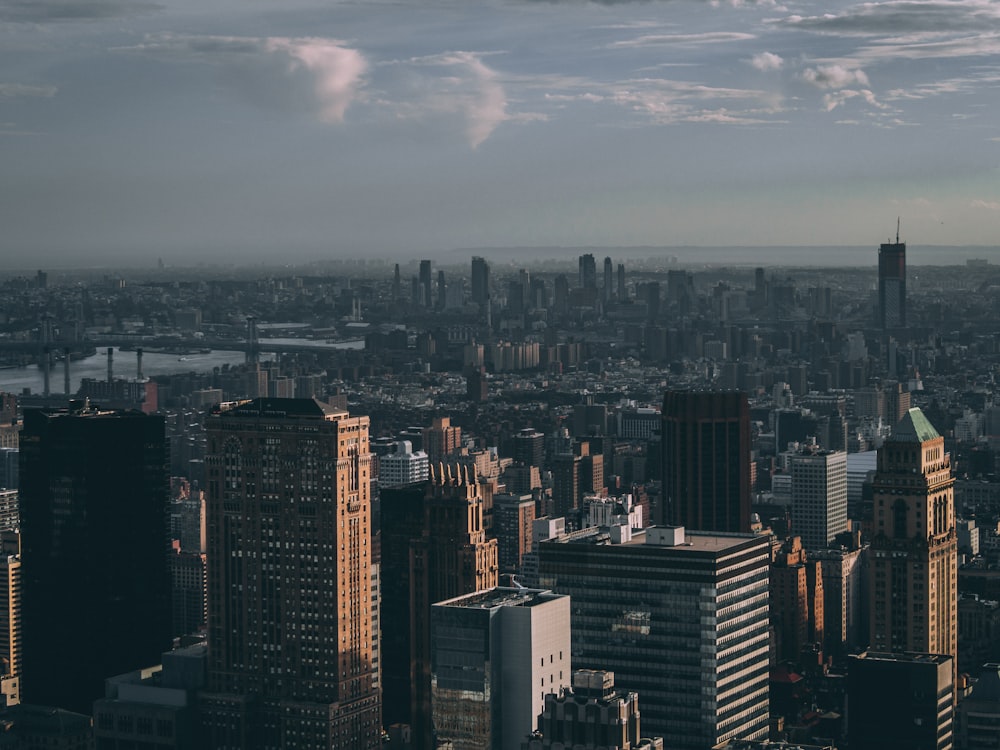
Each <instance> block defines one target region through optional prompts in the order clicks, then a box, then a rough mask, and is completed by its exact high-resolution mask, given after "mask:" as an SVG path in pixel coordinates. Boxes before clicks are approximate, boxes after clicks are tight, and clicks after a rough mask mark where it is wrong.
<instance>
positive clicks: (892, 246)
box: [878, 232, 906, 328]
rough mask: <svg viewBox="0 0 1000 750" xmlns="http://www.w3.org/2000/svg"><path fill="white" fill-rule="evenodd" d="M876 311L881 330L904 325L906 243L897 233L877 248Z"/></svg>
mask: <svg viewBox="0 0 1000 750" xmlns="http://www.w3.org/2000/svg"><path fill="white" fill-rule="evenodd" d="M878 309H879V322H880V323H881V324H882V328H902V327H904V326H905V325H906V243H905V242H900V241H899V234H898V232H897V234H896V241H895V242H883V243H882V244H881V245H879V248H878Z"/></svg>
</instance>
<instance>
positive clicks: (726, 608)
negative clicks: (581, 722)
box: [538, 526, 771, 750]
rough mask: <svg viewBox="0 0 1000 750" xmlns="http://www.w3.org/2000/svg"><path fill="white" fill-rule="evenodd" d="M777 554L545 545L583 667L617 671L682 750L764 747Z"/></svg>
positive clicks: (658, 729)
mask: <svg viewBox="0 0 1000 750" xmlns="http://www.w3.org/2000/svg"><path fill="white" fill-rule="evenodd" d="M770 558H771V555H770V544H769V542H768V540H767V539H766V538H765V537H761V536H757V537H755V536H751V535H749V534H711V533H702V532H691V533H687V532H686V531H685V530H684V529H683V528H679V527H652V528H648V529H645V530H642V531H632V532H630V530H629V528H628V526H624V527H612V528H611V530H610V531H609V530H608V529H596V528H592V529H586V530H583V531H578V532H575V533H571V534H565V535H562V536H558V537H556V538H553V539H549V540H547V541H543V542H542V543H541V544H539V545H538V580H539V585H540V586H541V587H543V588H551V589H552V590H553V591H555V592H556V593H558V594H567V595H568V596H569V597H570V601H571V602H572V618H571V620H572V622H571V624H572V631H573V632H572V637H573V666H574V667H575V668H581V669H606V670H610V671H613V672H614V675H615V681H616V683H617V684H618V686H619V687H620V688H621V689H622V690H628V691H635V692H637V693H638V694H639V697H640V699H641V701H642V723H643V727H644V729H645V731H647V732H649V733H650V734H652V735H662V736H663V739H664V747H669V748H672V750H686V749H687V748H690V749H691V750H704V748H709V747H715V746H716V745H718V744H720V743H722V742H725V741H726V740H728V739H730V738H733V737H738V738H741V739H763V738H765V737H767V727H768V706H769V701H768V564H769V562H770Z"/></svg>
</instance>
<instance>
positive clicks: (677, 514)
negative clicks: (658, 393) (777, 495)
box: [653, 391, 750, 532]
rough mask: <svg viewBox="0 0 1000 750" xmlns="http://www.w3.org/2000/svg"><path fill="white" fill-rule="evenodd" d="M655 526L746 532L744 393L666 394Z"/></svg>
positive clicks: (747, 494) (747, 481)
mask: <svg viewBox="0 0 1000 750" xmlns="http://www.w3.org/2000/svg"><path fill="white" fill-rule="evenodd" d="M662 415H663V427H662V451H663V466H662V470H663V501H662V507H661V508H660V513H659V514H658V515H657V516H654V519H653V520H654V521H656V522H657V523H668V524H671V525H673V526H684V527H685V528H688V529H692V530H695V529H697V530H699V531H723V532H746V531H749V530H750V408H749V405H748V402H747V397H746V394H745V393H737V392H719V393H703V392H696V391H668V392H667V393H666V395H665V396H664V399H663V412H662Z"/></svg>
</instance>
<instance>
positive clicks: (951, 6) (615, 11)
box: [0, 0, 1000, 267]
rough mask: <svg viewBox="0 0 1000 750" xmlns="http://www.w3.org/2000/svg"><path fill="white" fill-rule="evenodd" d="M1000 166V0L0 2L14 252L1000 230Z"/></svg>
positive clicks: (7, 239) (281, 255)
mask: <svg viewBox="0 0 1000 750" xmlns="http://www.w3.org/2000/svg"><path fill="white" fill-rule="evenodd" d="M998 167H1000V0H954V1H948V2H944V1H941V0H926V1H920V2H916V1H914V0H886V1H884V2H863V3H856V2H848V1H846V0H827V1H825V2H818V1H817V2H811V1H809V0H789V1H788V2H782V0H759V1H758V2H752V1H751V0H727V1H723V0H717V1H716V0H605V1H604V2H588V1H586V0H481V1H474V0H406V1H399V2H395V1H392V0H343V1H338V0H326V2H311V1H310V0H281V2H276V1H274V0H238V1H236V0H163V1H162V2H157V1H155V0H0V265H6V266H10V265H19V266H22V265H24V266H28V267H34V266H35V265H39V266H40V265H42V264H46V263H47V264H53V263H58V264H62V265H88V264H91V263H99V262H104V261H108V260H110V261H117V262H135V263H145V262H155V260H156V259H157V258H163V260H164V261H165V262H166V263H168V264H170V263H178V264H179V263H183V262H190V261H192V260H198V261H218V262H223V263H233V264H240V263H258V262H261V261H263V260H274V259H279V260H280V259H287V260H288V261H289V262H293V261H299V260H309V259H320V258H337V259H340V258H348V259H351V258H365V257H398V258H405V257H411V258H412V257H418V256H420V257H433V258H438V257H442V258H443V257H447V256H448V253H449V252H451V251H453V250H454V249H455V248H475V247H518V246H567V247H576V246H606V247H615V246H640V245H650V246H666V247H671V246H690V245H695V246H771V245H804V246H826V247H828V246H841V245H843V246H871V247H872V248H873V249H874V248H875V247H876V246H877V244H878V243H880V242H885V241H886V240H887V239H888V238H889V237H890V236H894V235H895V231H896V220H897V217H899V219H900V222H901V226H902V232H901V236H902V238H903V239H904V240H905V241H907V242H909V243H910V244H911V245H914V244H916V245H986V246H991V247H995V246H996V245H1000V240H998V234H1000V233H998V228H1000V169H998ZM873 262H874V261H873Z"/></svg>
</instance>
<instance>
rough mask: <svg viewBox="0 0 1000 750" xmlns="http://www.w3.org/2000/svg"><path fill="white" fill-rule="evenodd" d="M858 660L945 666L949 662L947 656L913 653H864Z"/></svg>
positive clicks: (859, 655)
mask: <svg viewBox="0 0 1000 750" xmlns="http://www.w3.org/2000/svg"><path fill="white" fill-rule="evenodd" d="M856 658H858V659H865V660H867V661H895V662H906V663H911V664H945V663H947V662H949V661H951V657H950V656H948V655H947V654H921V653H917V652H914V651H904V652H901V653H889V652H887V651H866V652H863V653H860V654H858V655H857V657H856Z"/></svg>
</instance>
